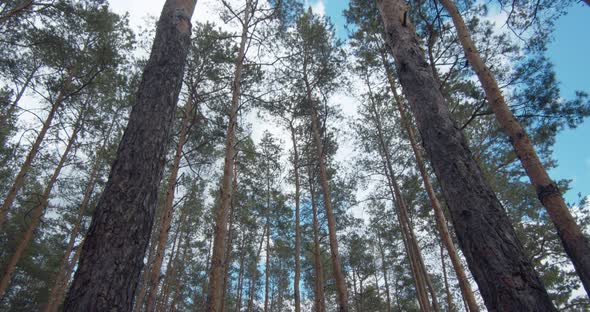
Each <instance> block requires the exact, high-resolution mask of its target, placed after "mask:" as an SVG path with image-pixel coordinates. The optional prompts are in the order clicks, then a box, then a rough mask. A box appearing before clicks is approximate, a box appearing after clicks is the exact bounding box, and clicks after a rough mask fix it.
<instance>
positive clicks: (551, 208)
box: [440, 0, 590, 295]
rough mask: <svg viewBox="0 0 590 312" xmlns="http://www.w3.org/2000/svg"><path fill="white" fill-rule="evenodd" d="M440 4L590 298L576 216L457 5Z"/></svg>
mask: <svg viewBox="0 0 590 312" xmlns="http://www.w3.org/2000/svg"><path fill="white" fill-rule="evenodd" d="M440 3H442V5H443V6H444V7H445V9H446V10H447V11H448V12H449V14H450V15H451V17H452V19H453V24H454V25H455V29H456V30H457V33H458V37H459V41H460V42H461V45H462V46H463V50H464V51H465V56H466V57H467V59H468V60H469V64H470V65H471V67H472V68H473V70H474V71H475V73H476V74H477V77H478V78H479V81H480V82H481V85H482V87H483V89H484V90H485V93H486V98H487V100H488V103H489V105H490V106H491V108H492V111H493V112H494V114H495V115H496V120H497V121H498V123H499V124H500V127H501V128H502V129H503V130H504V132H505V133H506V135H508V137H510V143H511V144H512V147H513V148H514V151H515V152H516V155H517V156H518V159H520V162H521V164H522V166H523V167H524V169H525V171H526V173H527V175H528V177H529V179H530V181H531V184H532V185H533V186H534V187H535V190H536V192H537V196H538V198H539V201H541V204H543V206H545V208H546V209H547V212H548V213H549V217H550V219H551V221H552V222H553V224H554V225H555V228H556V229H557V234H558V235H559V238H560V239H561V243H562V245H563V247H564V249H565V252H566V253H567V255H568V256H569V257H570V259H571V260H572V263H573V265H574V267H575V269H576V273H578V276H579V277H580V280H581V281H582V284H583V285H584V288H585V289H586V293H587V294H588V295H590V244H589V243H588V240H587V239H586V237H585V236H584V234H583V233H582V231H581V229H580V227H579V226H578V224H577V223H576V220H575V219H574V217H573V216H572V214H571V212H570V210H569V208H568V206H567V204H566V203H565V200H564V199H563V196H562V195H561V192H560V191H559V188H558V186H557V184H556V183H555V182H554V181H553V180H551V178H550V177H549V174H548V173H547V170H545V167H544V166H543V164H542V163H541V160H540V159H539V157H538V156H537V152H536V151H535V147H534V145H533V143H532V142H531V140H530V138H529V136H528V135H527V133H526V131H525V129H523V128H522V126H521V125H520V123H519V122H518V120H517V119H516V117H515V116H514V114H512V112H511V111H510V108H509V107H508V105H507V104H506V100H505V99H504V96H503V95H502V91H501V90H500V87H499V86H498V82H497V81H496V78H495V77H494V75H493V73H492V72H491V71H490V69H489V68H488V67H487V66H486V64H485V63H484V61H483V59H482V58H481V56H480V55H479V52H478V51H477V47H476V46H475V44H474V43H473V40H472V39H471V34H470V33H469V29H468V28H467V26H466V25H465V22H464V21H463V18H462V17H461V14H460V13H459V10H458V9H457V7H456V6H455V3H454V2H453V1H452V0H440Z"/></svg>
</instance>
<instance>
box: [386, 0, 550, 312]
mask: <svg viewBox="0 0 590 312" xmlns="http://www.w3.org/2000/svg"><path fill="white" fill-rule="evenodd" d="M376 2H377V6H378V8H379V11H380V12H381V17H382V20H383V24H384V26H385V37H386V41H387V43H388V44H389V47H390V48H391V50H392V53H393V55H394V58H395V62H396V69H397V72H398V77H399V79H400V82H401V84H402V86H403V88H404V92H405V94H406V98H407V99H408V101H409V102H410V105H411V108H412V110H413V112H414V114H415V117H416V121H417V124H418V129H419V131H420V135H421V137H422V139H423V144H424V146H425V149H426V152H427V154H428V155H429V156H430V158H431V161H432V165H433V168H434V171H435V173H436V175H437V177H438V178H439V181H440V183H441V186H442V190H443V194H444V195H445V199H446V201H447V203H448V205H449V210H450V212H451V217H452V219H453V225H454V228H455V231H456V233H457V237H458V239H459V243H460V245H461V247H462V249H463V253H464V255H465V258H466V259H467V262H468V264H469V268H470V269H471V272H472V273H473V276H474V277H475V280H476V282H477V283H478V285H479V289H480V292H481V294H482V297H483V298H484V301H485V302H486V305H487V307H488V309H489V310H493V311H518V310H525V311H526V310H531V309H534V310H536V311H555V307H554V306H553V304H552V303H551V301H550V299H549V296H548V294H547V291H546V289H545V288H544V286H543V284H542V282H541V280H540V279H539V277H538V275H537V273H536V272H535V271H534V269H533V267H532V264H531V263H530V261H529V260H528V259H527V257H526V256H525V254H524V250H523V248H522V245H521V244H520V242H519V241H518V239H517V238H516V233H515V232H514V229H513V228H512V226H511V224H510V220H509V219H508V217H507V216H506V212H505V211H504V208H503V207H502V205H501V204H500V202H499V201H498V199H497V197H496V196H495V194H494V193H493V191H492V189H491V187H490V185H489V184H488V183H487V182H486V181H485V180H484V178H483V174H482V172H481V170H480V168H479V167H478V165H477V163H476V162H475V160H474V159H473V156H472V154H471V152H470V150H469V148H468V145H467V141H466V139H465V137H464V136H463V133H462V132H461V131H460V130H459V129H458V128H457V127H456V126H455V124H454V123H453V121H452V119H451V115H450V112H449V109H448V107H447V104H446V103H445V100H444V97H443V96H442V94H441V92H440V90H439V88H438V86H437V83H436V81H435V79H434V77H433V74H432V70H431V69H430V67H429V65H428V63H427V62H426V61H425V60H424V55H423V52H422V50H421V49H420V45H419V41H418V37H417V35H416V31H415V28H414V26H413V25H412V23H411V21H410V19H409V17H408V12H407V9H408V8H407V6H406V4H405V3H404V2H403V1H401V0H377V1H376Z"/></svg>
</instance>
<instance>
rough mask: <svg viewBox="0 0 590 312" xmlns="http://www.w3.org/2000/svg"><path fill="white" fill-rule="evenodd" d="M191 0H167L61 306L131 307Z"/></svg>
mask: <svg viewBox="0 0 590 312" xmlns="http://www.w3.org/2000/svg"><path fill="white" fill-rule="evenodd" d="M194 7H195V1H194V0H174V1H173V0H166V3H165V4H164V8H163V10H162V14H161V16H160V20H159V22H158V26H157V28H156V36H155V39H154V43H153V47H152V52H151V55H150V58H149V60H148V62H147V64H146V67H145V69H144V72H143V77H142V80H141V83H140V85H139V90H138V92H137V97H136V100H135V105H134V106H133V109H132V111H131V114H130V115H129V123H128V125H127V129H126V130H125V132H124V134H123V138H122V140H121V143H120V144H119V148H118V150H117V156H116V159H115V161H114V163H113V166H112V168H111V173H110V177H109V179H108V181H107V183H106V185H105V188H104V191H103V194H102V196H101V198H100V199H99V202H98V205H97V207H96V209H95V211H94V216H93V219H92V223H91V225H90V229H89V231H88V234H87V236H86V240H85V244H84V246H83V249H82V254H81V255H80V262H79V265H78V269H77V271H76V274H75V276H74V281H73V283H72V287H71V288H70V291H69V293H68V295H67V297H66V301H65V305H64V311H67V312H69V311H87V312H93V311H113V310H117V311H131V310H132V307H133V299H134V295H135V290H136V288H137V284H138V281H139V276H140V273H141V268H142V267H143V259H144V255H145V250H146V247H147V244H148V242H149V238H150V233H151V229H152V225H153V221H154V212H155V207H156V204H157V196H158V186H159V183H160V180H161V178H162V171H163V169H164V164H165V158H166V146H167V144H166V142H167V141H168V139H169V137H170V135H169V134H170V130H171V128H172V121H173V118H174V113H175V109H176V103H177V102H178V94H179V93H180V89H181V85H182V79H183V73H184V65H185V60H186V56H187V53H188V47H189V44H190V33H191V24H190V19H191V16H192V14H193V11H194Z"/></svg>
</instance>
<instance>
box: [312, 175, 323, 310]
mask: <svg viewBox="0 0 590 312" xmlns="http://www.w3.org/2000/svg"><path fill="white" fill-rule="evenodd" d="M308 175H309V193H310V196H311V210H312V213H313V249H314V251H313V262H314V271H315V289H314V292H315V308H316V312H326V300H325V297H324V266H323V264H322V251H321V248H320V247H321V246H320V225H319V222H318V208H317V206H316V201H315V188H314V181H313V170H311V168H310V170H309V174H308Z"/></svg>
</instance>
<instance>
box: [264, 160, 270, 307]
mask: <svg viewBox="0 0 590 312" xmlns="http://www.w3.org/2000/svg"><path fill="white" fill-rule="evenodd" d="M267 162H269V160H268V159H267ZM269 168H270V163H267V166H266V169H267V170H266V183H267V189H266V255H265V257H266V262H265V265H264V272H265V273H264V277H265V282H264V312H268V294H269V286H270V172H269Z"/></svg>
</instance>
